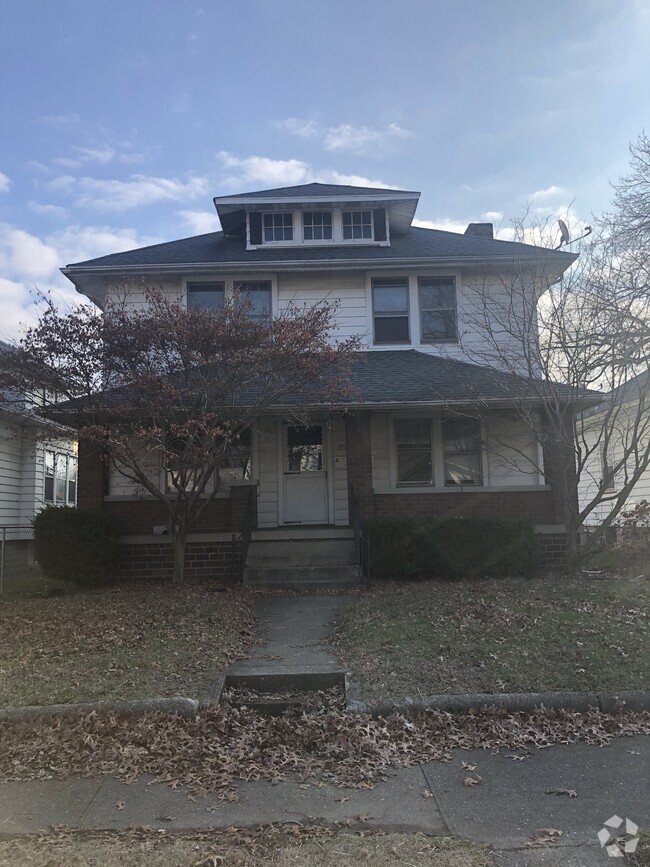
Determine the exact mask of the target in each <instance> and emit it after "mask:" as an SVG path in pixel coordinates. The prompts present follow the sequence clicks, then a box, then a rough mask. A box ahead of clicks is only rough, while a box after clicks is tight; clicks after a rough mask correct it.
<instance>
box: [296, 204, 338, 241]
mask: <svg viewBox="0 0 650 867" xmlns="http://www.w3.org/2000/svg"><path fill="white" fill-rule="evenodd" d="M302 235H303V238H304V240H305V241H331V240H332V212H331V211H304V212H303V215H302Z"/></svg>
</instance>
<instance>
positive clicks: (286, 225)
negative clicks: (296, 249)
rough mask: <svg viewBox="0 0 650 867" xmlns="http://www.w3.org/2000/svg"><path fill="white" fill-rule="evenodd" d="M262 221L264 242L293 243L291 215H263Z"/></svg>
mask: <svg viewBox="0 0 650 867" xmlns="http://www.w3.org/2000/svg"><path fill="white" fill-rule="evenodd" d="M262 220H263V222H262V226H263V230H264V240H265V241H267V242H268V241H293V214H291V213H289V214H287V213H283V214H282V213H281V214H264V215H263V217H262Z"/></svg>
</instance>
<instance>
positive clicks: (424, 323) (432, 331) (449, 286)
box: [418, 277, 458, 343]
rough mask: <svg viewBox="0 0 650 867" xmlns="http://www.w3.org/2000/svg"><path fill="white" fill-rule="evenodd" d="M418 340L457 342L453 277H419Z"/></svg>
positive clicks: (423, 341) (454, 283) (454, 282)
mask: <svg viewBox="0 0 650 867" xmlns="http://www.w3.org/2000/svg"><path fill="white" fill-rule="evenodd" d="M418 297H419V305H420V340H421V342H422V343H441V342H445V341H456V340H458V330H457V327H456V281H455V280H454V278H453V277H419V278H418Z"/></svg>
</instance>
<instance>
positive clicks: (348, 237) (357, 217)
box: [343, 211, 372, 241]
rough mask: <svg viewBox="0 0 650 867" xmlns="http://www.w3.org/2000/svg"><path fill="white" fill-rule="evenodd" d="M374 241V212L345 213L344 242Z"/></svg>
mask: <svg viewBox="0 0 650 867" xmlns="http://www.w3.org/2000/svg"><path fill="white" fill-rule="evenodd" d="M363 238H368V239H370V240H372V211H343V240H344V241H357V240H361V239H363Z"/></svg>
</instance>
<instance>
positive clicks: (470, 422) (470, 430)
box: [442, 418, 481, 486]
mask: <svg viewBox="0 0 650 867" xmlns="http://www.w3.org/2000/svg"><path fill="white" fill-rule="evenodd" d="M442 442H443V447H444V455H445V485H448V486H453V485H480V484H481V423H480V422H479V420H478V419H473V418H468V419H464V418H463V419H457V418H446V419H443V421H442Z"/></svg>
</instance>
